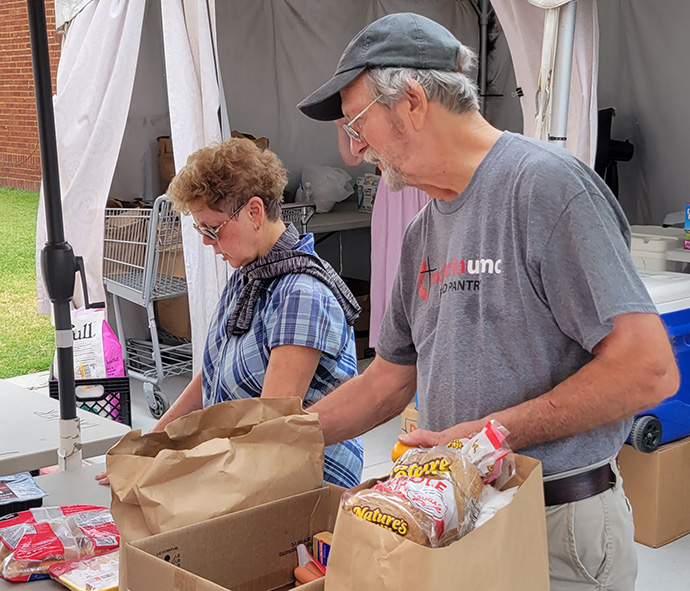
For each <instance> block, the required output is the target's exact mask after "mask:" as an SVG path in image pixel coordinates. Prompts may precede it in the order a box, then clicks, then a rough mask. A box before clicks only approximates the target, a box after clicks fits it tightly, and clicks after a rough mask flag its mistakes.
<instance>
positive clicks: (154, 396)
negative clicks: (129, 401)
mask: <svg viewBox="0 0 690 591" xmlns="http://www.w3.org/2000/svg"><path fill="white" fill-rule="evenodd" d="M144 396H145V397H146V403H147V404H148V405H149V412H150V413H151V416H152V417H154V418H156V419H160V418H161V417H162V416H163V415H164V414H165V411H166V410H168V408H170V402H169V401H168V397H167V396H166V395H165V394H163V392H161V391H160V390H159V389H158V388H156V387H155V386H154V385H153V384H150V383H144Z"/></svg>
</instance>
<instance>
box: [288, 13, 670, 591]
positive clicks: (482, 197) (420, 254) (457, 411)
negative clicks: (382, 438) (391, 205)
mask: <svg viewBox="0 0 690 591" xmlns="http://www.w3.org/2000/svg"><path fill="white" fill-rule="evenodd" d="M472 59H473V55H472V53H471V51H470V50H468V49H467V48H466V47H464V46H463V45H462V44H461V43H460V42H458V41H457V40H456V39H455V38H454V37H453V36H452V35H451V34H450V32H448V31H447V30H446V29H445V28H443V27H441V26H440V25H438V24H436V23H434V22H433V21H430V20H428V19H426V18H423V17H420V16H417V15H413V14H395V15H390V16H387V17H384V18H382V19H379V20H378V21H376V22H374V23H373V24H371V25H369V26H368V27H366V28H365V29H364V30H363V31H361V32H360V33H359V34H358V35H357V36H356V37H355V38H354V39H353V40H352V41H351V42H350V44H349V45H348V47H347V48H346V49H345V52H344V53H343V55H342V57H341V59H340V62H339V64H338V67H337V70H336V73H335V75H334V76H333V78H331V80H329V81H328V82H326V84H324V85H323V86H322V87H321V88H319V89H318V90H316V91H315V92H314V93H313V94H312V95H310V96H309V97H308V98H306V99H305V100H304V101H302V103H300V105H299V108H300V110H301V111H302V112H303V113H305V114H306V115H307V116H309V117H312V118H314V119H318V120H334V119H338V118H340V117H342V116H345V117H346V118H347V119H348V121H349V123H348V124H346V125H345V130H346V132H347V133H348V135H349V136H350V138H351V142H350V144H351V150H352V151H353V153H363V154H364V155H365V157H366V158H367V159H368V160H370V161H372V162H376V163H377V164H378V165H379V167H380V168H381V170H382V171H383V175H384V177H385V179H386V181H387V182H388V184H389V185H390V186H391V188H394V189H395V188H400V187H402V186H405V185H411V186H415V187H418V188H419V189H422V190H424V191H426V192H427V193H428V194H429V195H430V196H431V197H432V198H433V199H432V201H431V202H430V203H429V205H427V206H426V207H425V208H424V209H423V210H422V212H420V214H419V215H418V216H417V217H416V218H415V219H414V220H413V221H412V223H411V224H410V226H409V228H408V230H407V233H406V236H405V240H404V243H403V251H402V256H401V264H400V268H399V270H398V276H397V278H396V283H395V286H394V288H393V295H392V299H391V302H390V304H389V306H388V309H387V311H386V317H385V319H384V325H383V327H382V331H381V335H380V338H379V344H378V347H377V353H378V354H377V357H376V359H375V360H374V362H373V363H372V364H371V366H370V367H369V368H368V369H367V370H366V371H365V372H364V373H363V374H362V375H361V376H360V377H358V378H354V379H352V380H350V381H349V382H347V383H346V384H344V385H343V386H341V387H340V388H339V389H337V390H336V391H335V392H334V393H333V394H331V395H330V396H328V397H327V398H325V399H324V400H323V401H321V402H319V403H317V404H316V405H314V406H313V407H312V409H311V410H313V411H314V412H318V413H319V419H320V421H321V424H322V425H323V429H324V433H325V436H326V443H327V444H331V443H335V442H336V441H342V440H344V439H347V438H350V437H354V436H356V435H359V434H361V433H364V432H366V431H368V430H369V429H371V428H373V427H375V426H376V425H379V424H380V423H382V422H384V421H386V420H388V419H390V418H392V417H394V416H396V415H397V414H399V413H400V412H401V411H402V410H403V408H404V407H405V405H406V404H407V403H408V402H409V401H410V400H411V398H412V396H413V395H414V392H415V390H418V391H419V409H420V412H419V421H420V427H422V429H419V430H417V431H415V432H414V433H413V434H411V435H410V436H407V437H406V438H404V439H403V438H401V439H403V442H404V443H408V444H413V445H424V446H428V445H435V444H443V443H446V442H448V441H450V440H451V439H454V438H457V437H465V436H468V435H470V434H471V433H474V432H476V431H478V430H479V429H480V427H481V426H482V425H483V424H484V422H485V421H486V420H487V418H489V417H491V418H494V419H496V420H498V421H499V422H501V423H502V424H503V425H505V426H506V427H507V428H508V429H509V430H510V433H511V434H510V438H509V442H510V444H511V446H512V448H513V449H515V450H520V451H521V453H524V454H526V455H529V456H532V457H535V458H537V459H539V460H541V462H542V463H543V469H544V474H545V484H544V490H545V498H546V503H547V508H546V513H547V528H548V537H549V553H550V568H551V583H552V589H553V590H554V591H558V590H574V589H610V590H613V589H616V590H617V589H621V590H623V589H632V588H633V586H634V580H635V575H636V570H637V566H636V558H635V549H634V547H633V545H632V534H633V525H632V519H631V514H630V508H629V505H628V504H627V501H626V499H625V496H624V494H623V491H622V489H621V486H620V478H619V476H618V473H617V469H616V466H615V460H614V458H615V456H616V454H617V453H618V451H619V449H620V447H621V445H622V444H623V442H624V441H625V439H626V436H627V433H628V431H629V429H630V425H631V420H630V417H631V416H632V415H633V414H634V413H636V412H638V411H641V410H643V409H646V408H649V407H651V406H654V405H655V404H657V403H659V402H660V401H661V400H663V399H664V398H666V397H667V396H670V395H672V394H673V393H674V392H676V390H677V389H678V384H679V378H678V371H677V368H676V365H675V361H674V357H673V352H672V349H671V347H670V344H669V341H668V338H667V336H666V332H665V330H664V327H663V325H662V323H661V321H660V320H659V317H658V316H657V314H656V311H655V307H654V305H653V304H652V302H651V301H650V299H649V297H648V295H647V293H646V291H645V289H644V286H643V285H642V283H641V281H640V279H639V277H638V276H637V273H636V272H635V269H634V267H633V264H632V261H631V259H630V254H629V251H628V242H629V237H630V232H629V227H628V224H627V222H626V220H625V217H624V215H623V212H622V210H621V208H620V207H619V205H618V203H617V202H616V200H615V199H614V197H613V195H612V194H611V192H610V191H609V190H608V188H607V187H606V186H605V184H604V183H603V182H602V181H601V179H599V178H598V177H597V175H596V174H595V173H594V172H592V170H590V169H589V168H588V167H587V166H585V165H584V164H583V163H581V162H579V161H578V160H577V159H575V158H574V157H573V156H572V155H571V154H569V153H568V152H566V151H565V150H561V149H558V148H555V147H553V146H551V145H549V144H546V143H542V142H539V141H536V140H532V139H528V138H526V137H523V136H520V135H516V134H512V133H508V132H505V133H502V132H500V131H498V130H497V129H495V128H493V127H492V126H491V125H490V124H489V123H487V121H485V120H484V119H483V118H482V116H481V115H480V114H479V111H478V99H477V90H476V86H475V84H474V83H473V81H472V80H471V79H470V78H468V77H467V76H466V75H465V74H464V73H463V72H464V71H466V70H467V68H468V67H469V66H470V65H471V63H472Z"/></svg>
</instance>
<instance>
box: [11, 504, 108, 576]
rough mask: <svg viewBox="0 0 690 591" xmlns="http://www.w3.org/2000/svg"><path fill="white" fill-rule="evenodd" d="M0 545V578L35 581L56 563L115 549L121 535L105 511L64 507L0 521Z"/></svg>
mask: <svg viewBox="0 0 690 591" xmlns="http://www.w3.org/2000/svg"><path fill="white" fill-rule="evenodd" d="M0 544H1V547H0V576H1V577H2V578H4V579H7V580H8V581H34V580H37V579H45V578H48V570H49V568H50V567H51V566H52V565H54V564H56V563H61V562H65V561H66V560H72V559H76V558H82V557H85V556H93V555H96V554H101V553H103V552H108V551H111V550H114V549H116V548H117V547H118V546H119V544H120V536H119V534H118V531H117V527H116V526H115V522H114V521H113V518H112V516H111V514H110V511H108V510H107V509H106V508H104V507H97V506H94V505H67V506H64V507H44V508H42V509H31V510H29V511H22V512H21V513H17V514H16V515H11V516H8V517H6V518H4V519H0Z"/></svg>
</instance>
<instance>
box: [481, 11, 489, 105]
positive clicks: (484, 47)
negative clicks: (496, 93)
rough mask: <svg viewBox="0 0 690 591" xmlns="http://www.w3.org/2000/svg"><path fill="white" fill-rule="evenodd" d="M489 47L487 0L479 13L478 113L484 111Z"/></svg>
mask: <svg viewBox="0 0 690 591" xmlns="http://www.w3.org/2000/svg"><path fill="white" fill-rule="evenodd" d="M488 46H489V0H481V7H480V11H479V97H480V103H479V112H480V113H481V114H482V115H484V112H485V111H486V78H487V75H486V74H487V72H486V70H487V64H488V61H489V59H488V55H487V53H488Z"/></svg>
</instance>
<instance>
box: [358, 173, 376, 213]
mask: <svg viewBox="0 0 690 591" xmlns="http://www.w3.org/2000/svg"><path fill="white" fill-rule="evenodd" d="M380 178H381V177H380V176H378V175H375V174H365V175H364V176H361V177H359V178H358V179H357V183H356V188H355V192H356V194H357V211H361V212H364V213H371V212H372V211H374V200H375V199H376V190H377V189H378V184H379V180H380Z"/></svg>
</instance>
